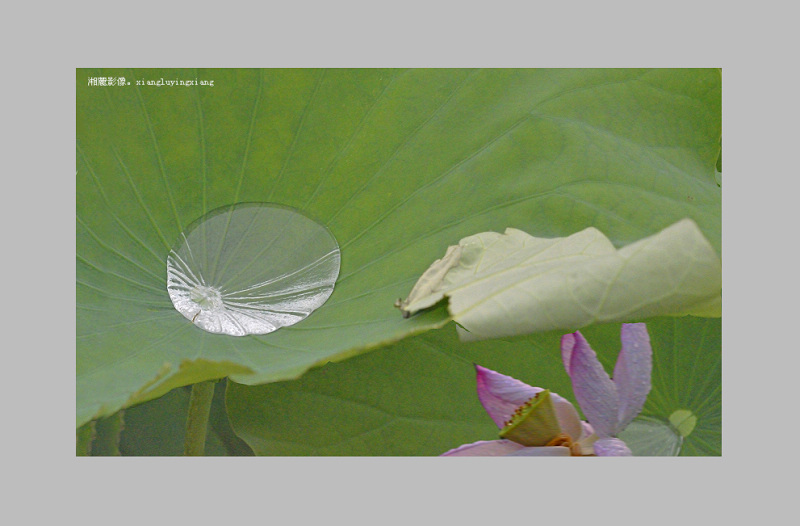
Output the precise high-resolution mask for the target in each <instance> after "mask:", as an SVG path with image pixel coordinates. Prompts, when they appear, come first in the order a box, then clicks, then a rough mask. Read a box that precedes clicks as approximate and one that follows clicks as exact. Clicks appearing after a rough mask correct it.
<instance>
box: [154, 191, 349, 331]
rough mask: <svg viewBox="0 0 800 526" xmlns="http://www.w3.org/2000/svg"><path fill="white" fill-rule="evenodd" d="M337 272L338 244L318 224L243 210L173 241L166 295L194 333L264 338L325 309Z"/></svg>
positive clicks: (260, 207)
mask: <svg viewBox="0 0 800 526" xmlns="http://www.w3.org/2000/svg"><path fill="white" fill-rule="evenodd" d="M339 265H340V254H339V245H338V244H337V243H336V239H334V237H333V235H332V234H331V233H330V232H329V231H328V229H326V228H325V227H324V226H322V225H321V224H319V223H317V222H315V221H313V220H311V219H309V218H308V217H306V216H305V215H303V214H301V213H300V212H298V211H297V210H294V209H292V208H289V207H285V206H281V205H275V204H264V203H243V204H238V205H232V206H226V207H223V208H218V209H216V210H213V211H211V212H209V213H208V214H206V215H205V216H204V217H202V218H200V219H198V220H197V221H195V222H194V223H192V224H191V225H189V227H188V228H187V229H186V231H185V232H184V233H182V234H181V236H180V238H179V240H178V243H177V244H176V246H175V247H174V248H173V249H172V250H171V251H170V253H169V256H168V257H167V291H168V292H169V296H170V299H171V300H172V303H173V305H174V306H175V308H176V309H177V310H178V312H180V313H181V314H183V316H184V317H185V318H186V319H188V320H190V321H192V323H194V324H195V325H197V326H198V327H200V328H201V329H204V330H206V331H208V332H213V333H218V334H229V335H232V336H244V335H248V334H266V333H269V332H272V331H274V330H276V329H278V328H280V327H285V326H287V325H292V324H295V323H297V322H299V321H301V320H303V319H305V318H306V317H307V316H308V315H309V314H311V313H312V312H313V311H314V310H315V309H317V308H319V307H320V306H321V305H322V304H323V303H325V301H326V300H327V299H328V298H329V297H330V295H331V293H332V292H333V286H334V283H335V282H336V278H337V277H338V275H339Z"/></svg>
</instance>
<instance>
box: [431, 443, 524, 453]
mask: <svg viewBox="0 0 800 526" xmlns="http://www.w3.org/2000/svg"><path fill="white" fill-rule="evenodd" d="M520 449H526V448H525V446H523V445H521V444H517V443H516V442H512V441H510V440H480V441H478V442H473V443H472V444H464V445H463V446H459V447H457V448H455V449H451V450H450V451H448V452H446V453H442V454H441V455H439V456H441V457H503V456H506V455H510V454H512V453H515V452H517V451H519V450H520Z"/></svg>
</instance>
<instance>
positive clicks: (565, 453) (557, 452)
mask: <svg viewBox="0 0 800 526" xmlns="http://www.w3.org/2000/svg"><path fill="white" fill-rule="evenodd" d="M570 455H571V453H570V450H569V448H568V447H564V446H543V447H524V448H522V449H520V450H518V451H515V452H514V453H511V454H510V455H508V456H509V457H569V456H570Z"/></svg>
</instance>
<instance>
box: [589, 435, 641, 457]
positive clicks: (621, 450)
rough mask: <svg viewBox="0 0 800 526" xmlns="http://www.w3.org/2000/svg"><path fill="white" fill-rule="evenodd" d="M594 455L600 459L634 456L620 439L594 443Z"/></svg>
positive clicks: (605, 439) (602, 440)
mask: <svg viewBox="0 0 800 526" xmlns="http://www.w3.org/2000/svg"><path fill="white" fill-rule="evenodd" d="M594 454H595V455H597V456H598V457H630V456H633V453H631V450H630V449H628V446H627V444H625V442H623V441H622V440H620V439H618V438H601V439H600V440H598V441H597V442H595V443H594Z"/></svg>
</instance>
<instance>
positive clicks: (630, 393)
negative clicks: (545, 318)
mask: <svg viewBox="0 0 800 526" xmlns="http://www.w3.org/2000/svg"><path fill="white" fill-rule="evenodd" d="M621 339H622V350H621V351H620V353H619V356H618V357H617V363H616V366H615V367H614V379H613V380H612V379H611V378H609V376H608V374H606V372H605V370H604V369H603V366H602V365H601V364H600V362H599V361H598V360H597V354H596V353H595V352H594V351H593V350H592V348H591V347H590V346H589V343H588V342H587V341H586V339H585V338H584V337H583V335H582V334H581V333H580V332H574V333H572V334H567V335H565V336H563V337H562V338H561V357H562V359H563V361H564V367H565V368H566V370H567V374H569V376H570V379H571V380H572V389H573V392H574V394H575V398H576V399H577V400H578V403H579V404H580V406H581V409H582V410H583V413H584V414H585V415H586V418H587V419H588V423H586V422H581V420H580V418H579V417H578V412H577V411H576V410H575V407H574V406H573V405H572V404H571V403H570V402H569V401H568V400H566V399H565V398H563V397H561V396H559V395H557V394H555V393H551V392H550V391H548V390H546V389H542V388H540V387H532V386H530V385H527V384H525V383H523V382H520V381H519V380H516V379H514V378H512V377H510V376H506V375H503V374H500V373H498V372H495V371H492V370H491V369H487V368H485V367H481V366H480V365H475V370H476V373H477V389H478V399H479V400H480V402H481V404H482V405H483V407H484V409H486V412H487V413H489V416H490V417H491V418H492V420H494V422H495V424H497V426H498V427H499V428H500V429H501V431H500V439H499V440H486V441H479V442H474V443H472V444H465V445H463V446H460V447H458V448H455V449H451V450H450V451H448V452H446V453H444V455H442V456H508V455H513V456H569V455H591V454H592V453H594V454H595V455H597V456H629V455H631V451H630V449H628V446H627V445H626V444H625V442H623V441H622V440H620V439H619V438H617V437H616V435H617V434H618V433H619V432H620V431H622V430H623V429H624V428H625V426H627V425H628V424H629V423H630V422H631V420H633V419H634V418H635V417H636V415H638V414H639V412H640V411H641V410H642V406H644V402H645V400H646V398H647V394H648V393H649V392H650V373H651V370H652V350H651V347H650V337H649V336H648V334H647V328H646V327H645V324H643V323H630V324H623V325H622V330H621Z"/></svg>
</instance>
